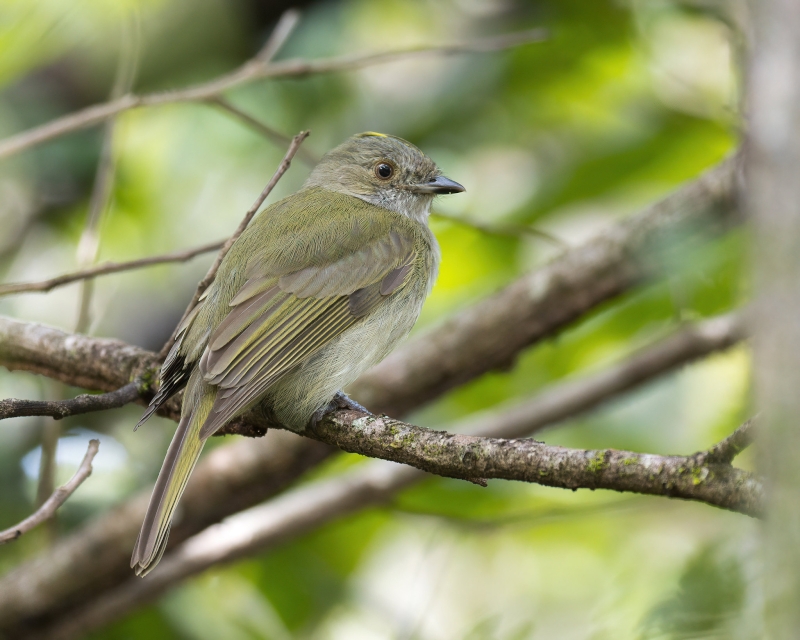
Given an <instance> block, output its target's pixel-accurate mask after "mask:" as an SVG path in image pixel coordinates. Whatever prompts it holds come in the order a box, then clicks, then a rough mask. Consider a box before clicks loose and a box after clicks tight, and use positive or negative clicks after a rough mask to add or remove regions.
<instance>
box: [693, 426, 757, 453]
mask: <svg viewBox="0 0 800 640" xmlns="http://www.w3.org/2000/svg"><path fill="white" fill-rule="evenodd" d="M755 422H756V419H755V418H751V419H750V420H748V421H747V422H745V423H744V424H742V425H741V426H740V427H739V428H738V429H736V431H734V432H733V433H732V434H731V435H729V436H728V437H727V438H725V439H724V440H723V441H722V442H718V443H717V444H715V445H714V446H713V447H711V448H710V449H709V450H708V451H702V452H700V453H698V454H695V456H694V457H695V459H696V460H697V461H698V463H700V464H709V463H717V464H731V463H732V462H733V459H734V458H735V457H736V456H738V455H739V454H740V453H741V452H742V451H744V450H745V449H747V447H749V446H750V445H751V444H753V440H754V439H755Z"/></svg>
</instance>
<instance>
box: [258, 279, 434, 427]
mask: <svg viewBox="0 0 800 640" xmlns="http://www.w3.org/2000/svg"><path fill="white" fill-rule="evenodd" d="M425 293H426V292H425ZM420 294H422V295H420ZM424 297H425V295H424V293H423V292H420V291H413V290H412V288H411V287H409V289H408V290H407V291H404V292H400V294H399V295H397V296H396V297H395V296H392V298H391V299H389V300H387V301H386V302H385V303H383V304H381V306H380V309H378V310H376V311H375V312H373V313H372V314H370V315H369V316H367V317H365V318H364V319H363V321H361V322H359V323H358V324H356V325H354V326H352V327H350V328H349V329H347V330H346V331H344V332H343V333H342V334H341V335H340V336H338V337H337V338H335V339H334V340H332V341H331V342H330V343H329V344H328V345H326V346H325V347H324V348H322V349H321V350H320V351H318V352H317V353H316V354H315V355H313V356H312V357H311V358H309V359H308V360H307V361H306V362H304V363H303V364H301V365H299V366H298V367H296V368H295V369H293V370H292V371H290V372H288V373H287V374H286V375H285V376H283V377H282V378H281V379H280V380H278V381H277V382H276V383H275V384H274V385H272V386H271V387H270V388H269V389H268V390H267V392H266V394H265V395H264V400H263V402H265V403H266V404H267V405H268V406H270V407H271V409H272V411H273V413H274V414H275V417H276V418H277V419H278V420H279V421H280V422H281V423H282V424H284V425H286V426H287V427H289V428H290V429H292V430H295V431H302V430H303V429H304V428H305V427H306V425H307V424H308V421H309V419H310V418H311V416H312V414H313V413H314V412H315V411H316V410H317V409H319V408H321V407H324V406H325V405H327V404H328V403H329V402H330V401H331V400H332V399H333V396H334V395H335V394H336V392H337V391H339V390H341V389H344V388H345V387H347V385H348V384H350V383H351V382H353V381H354V380H355V379H356V378H357V377H358V376H359V375H361V373H363V372H364V371H366V370H367V369H369V368H370V367H371V366H373V365H374V364H377V363H378V362H380V361H381V360H383V359H384V358H385V357H386V356H387V355H388V354H389V353H390V352H391V351H392V349H394V347H395V346H396V345H397V343H398V342H400V341H401V340H402V339H403V338H405V337H406V336H407V335H408V332H409V331H411V328H412V327H413V326H414V323H415V322H416V321H417V317H418V316H419V313H420V310H421V308H422V303H423V301H424ZM367 408H369V407H367Z"/></svg>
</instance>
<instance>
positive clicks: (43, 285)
mask: <svg viewBox="0 0 800 640" xmlns="http://www.w3.org/2000/svg"><path fill="white" fill-rule="evenodd" d="M223 244H225V241H224V240H218V241H217V242H212V243H210V244H204V245H202V246H199V247H195V248H193V249H185V250H183V251H175V252H173V253H165V254H163V255H159V256H150V257H147V258H138V259H137V260H129V261H128V262H104V263H103V264H98V265H96V266H93V267H88V268H86V269H79V270H78V271H72V272H70V273H65V274H63V275H60V276H55V277H54V278H48V279H47V280H39V281H38V282H9V283H7V284H0V296H7V295H11V294H14V293H28V292H40V293H45V292H47V291H52V290H53V289H55V288H57V287H63V286H64V285H67V284H70V283H72V282H77V281H78V280H85V279H87V278H96V277H97V276H104V275H108V274H110V273H120V272H122V271H131V270H133V269H141V268H142V267H151V266H154V265H157V264H166V263H169V262H186V261H188V260H191V259H192V258H194V257H196V256H199V255H201V254H203V253H209V252H211V251H216V250H218V249H220V248H222V245H223Z"/></svg>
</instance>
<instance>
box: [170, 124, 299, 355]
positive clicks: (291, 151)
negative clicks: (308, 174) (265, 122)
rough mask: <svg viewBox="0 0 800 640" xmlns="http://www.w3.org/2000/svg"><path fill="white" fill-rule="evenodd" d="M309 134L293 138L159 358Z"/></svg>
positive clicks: (218, 257) (221, 251) (187, 308)
mask: <svg viewBox="0 0 800 640" xmlns="http://www.w3.org/2000/svg"><path fill="white" fill-rule="evenodd" d="M308 135H309V132H308V131H301V132H300V133H298V134H297V135H296V136H295V137H294V138H292V142H291V144H290V145H289V148H288V149H287V150H286V155H285V156H283V160H281V163H280V164H279V165H278V168H277V169H276V171H275V173H274V174H273V176H272V178H271V179H270V181H269V182H268V183H267V186H266V187H264V190H263V191H262V192H261V193H260V194H259V196H258V198H256V201H255V202H254V203H253V204H252V206H251V207H250V208H249V209H248V210H247V213H245V215H244V218H242V221H241V222H240V223H239V226H238V227H237V228H236V231H234V232H233V235H232V236H231V237H230V238H228V239H227V240H226V241H225V244H223V245H222V248H221V249H220V250H219V253H218V254H217V257H216V258H215V260H214V263H213V264H212V265H211V268H210V269H209V270H208V273H206V275H205V277H204V278H203V279H202V280H201V281H200V282H199V283H198V284H197V289H196V290H195V292H194V296H192V301H191V302H190V303H189V305H188V306H187V307H186V311H184V312H183V316H181V319H180V321H179V322H178V324H177V325H176V326H175V329H174V330H173V332H172V335H170V337H169V340H167V341H166V343H164V346H163V347H162V348H161V351H160V352H159V354H158V357H159V359H163V358H164V357H165V356H166V355H167V352H168V351H169V350H170V348H171V347H172V343H173V341H174V340H175V332H176V331H177V328H178V327H179V326H180V325H181V324H182V323H183V321H184V320H185V319H186V317H187V316H188V315H189V313H191V311H192V309H194V306H195V305H196V304H197V302H198V301H199V300H200V296H202V295H203V292H204V291H205V290H206V289H207V288H208V285H210V284H211V283H212V282H213V281H214V277H215V276H216V275H217V270H218V269H219V265H221V264H222V261H223V260H224V259H225V256H226V255H228V251H230V249H231V247H232V246H233V243H234V242H236V240H238V238H239V236H240V235H242V233H243V232H244V230H245V229H246V228H247V225H248V224H250V221H251V220H252V219H253V216H254V215H256V211H258V209H259V207H260V206H261V205H262V204H264V200H266V199H267V196H269V194H270V193H272V190H273V189H274V188H275V185H276V184H278V180H280V179H281V178H282V177H283V174H284V173H286V172H287V171H288V169H289V166H290V165H291V164H292V158H294V155H295V154H296V153H297V150H298V149H299V148H300V145H301V144H303V140H305V139H306V138H307V137H308Z"/></svg>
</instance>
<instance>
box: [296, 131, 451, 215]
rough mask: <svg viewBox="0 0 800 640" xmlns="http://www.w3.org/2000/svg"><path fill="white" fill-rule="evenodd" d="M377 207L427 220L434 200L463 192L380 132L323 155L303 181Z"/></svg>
mask: <svg viewBox="0 0 800 640" xmlns="http://www.w3.org/2000/svg"><path fill="white" fill-rule="evenodd" d="M306 187H322V188H324V189H329V190H331V191H337V192H339V193H345V194H347V195H351V196H355V197H356V198H360V199H362V200H365V201H367V202H369V203H371V204H375V205H377V206H379V207H383V208H385V209H389V210H391V211H395V212H397V213H401V214H403V215H407V216H409V217H411V218H413V219H415V220H418V221H420V222H425V221H426V220H427V217H428V214H429V212H430V206H431V202H432V200H433V198H434V196H436V195H441V194H447V193H460V192H462V191H464V187H462V186H461V185H460V184H458V183H457V182H454V181H453V180H450V179H449V178H445V177H444V176H443V175H442V172H441V171H440V170H439V167H437V166H436V164H435V163H434V162H433V160H431V159H430V158H429V157H428V156H426V155H425V154H424V153H422V151H420V150H419V149H418V148H417V147H415V146H414V145H413V144H411V143H410V142H407V141H405V140H403V139H402V138H397V137H395V136H389V135H385V134H382V133H374V132H367V133H359V134H357V135H355V136H353V137H351V138H348V139H347V140H346V141H345V142H344V143H342V144H340V145H339V146H338V147H336V148H335V149H332V150H331V151H329V152H328V153H326V154H325V155H324V156H323V157H322V159H321V160H320V161H319V164H318V165H317V166H316V167H315V168H314V170H313V171H312V172H311V175H310V176H309V178H308V180H307V181H306Z"/></svg>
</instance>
